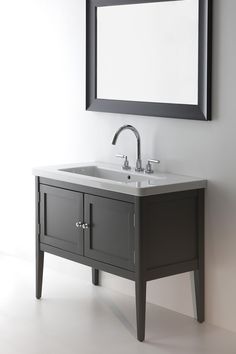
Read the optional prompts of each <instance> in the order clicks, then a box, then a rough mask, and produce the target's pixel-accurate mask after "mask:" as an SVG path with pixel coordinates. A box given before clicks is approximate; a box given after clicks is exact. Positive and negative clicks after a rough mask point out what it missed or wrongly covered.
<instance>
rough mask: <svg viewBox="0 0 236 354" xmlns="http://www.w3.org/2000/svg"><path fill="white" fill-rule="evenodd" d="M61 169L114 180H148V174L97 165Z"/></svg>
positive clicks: (126, 181)
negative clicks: (108, 168)
mask: <svg viewBox="0 0 236 354" xmlns="http://www.w3.org/2000/svg"><path fill="white" fill-rule="evenodd" d="M60 171H64V172H69V173H75V174H79V175H85V176H90V177H96V178H103V179H109V180H112V181H117V182H123V183H131V182H142V181H147V180H148V179H149V178H148V176H137V175H136V174H132V173H129V172H119V171H112V170H106V169H104V168H99V167H97V166H85V167H74V168H65V169H61V170H60Z"/></svg>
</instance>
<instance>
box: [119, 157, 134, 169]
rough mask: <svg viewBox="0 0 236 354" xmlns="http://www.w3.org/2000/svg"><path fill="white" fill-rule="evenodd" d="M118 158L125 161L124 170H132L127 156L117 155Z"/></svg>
mask: <svg viewBox="0 0 236 354" xmlns="http://www.w3.org/2000/svg"><path fill="white" fill-rule="evenodd" d="M116 157H119V158H120V159H125V160H124V164H123V166H122V169H123V170H131V167H130V165H129V161H128V157H127V156H126V155H121V154H118V155H116Z"/></svg>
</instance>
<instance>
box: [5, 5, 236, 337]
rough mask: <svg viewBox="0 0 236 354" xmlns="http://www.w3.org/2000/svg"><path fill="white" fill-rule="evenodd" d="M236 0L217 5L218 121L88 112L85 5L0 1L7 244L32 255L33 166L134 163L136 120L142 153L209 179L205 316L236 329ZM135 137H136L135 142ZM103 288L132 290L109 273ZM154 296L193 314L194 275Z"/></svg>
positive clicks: (156, 287)
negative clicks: (130, 128) (125, 159)
mask: <svg viewBox="0 0 236 354" xmlns="http://www.w3.org/2000/svg"><path fill="white" fill-rule="evenodd" d="M235 12H236V2H235V1H234V0H227V1H223V0H215V1H214V65H213V121H212V122H197V121H184V120H174V119H161V118H160V119H159V118H147V117H138V116H137V117H136V116H126V115H113V114H102V113H91V112H85V110H84V102H85V90H84V88H85V1H84V0H83V1H82V0H22V1H18V0H5V1H4V0H1V2H0V119H1V121H0V122H1V125H0V151H1V164H0V166H1V174H0V176H1V216H2V217H1V233H0V250H1V251H2V252H5V253H9V254H13V255H17V256H19V257H25V258H28V259H33V257H34V181H33V177H32V176H31V167H32V166H34V165H44V164H56V163H61V162H62V163H64V162H65V163H66V162H73V161H74V162H77V161H86V160H95V159H99V160H104V161H111V160H113V161H114V160H115V159H114V155H115V153H117V152H125V153H127V154H128V155H129V157H130V160H131V161H132V162H134V160H135V140H134V138H133V137H132V136H130V135H129V134H131V133H130V132H126V133H124V134H123V136H121V137H120V139H119V142H118V145H117V146H116V147H112V146H111V138H112V136H113V133H114V132H115V130H116V129H117V128H118V127H120V126H121V125H122V124H124V123H129V124H133V125H135V127H136V128H137V129H138V130H139V131H140V133H141V136H142V148H143V159H144V160H145V159H146V158H147V157H154V158H159V159H160V160H161V161H162V165H161V168H162V169H163V170H166V171H172V172H176V173H183V174H187V175H196V176H200V177H206V178H208V179H209V187H208V190H207V195H206V319H207V321H208V322H209V323H213V324H216V325H218V326H221V327H224V328H227V329H231V330H233V331H236V306H235V298H236V283H235V274H236V257H235V254H236V237H235V230H236V217H235V216H236V166H235V156H234V154H235V150H236V139H235V134H236V133H235V132H236V117H235V112H236V99H235V82H236V67H235V56H236V43H235V36H234V33H235V31H236V22H235ZM129 137H130V139H128V138H129ZM46 263H47V264H48V265H50V266H52V267H55V268H58V269H60V270H62V269H63V268H64V267H65V268H66V270H65V271H67V272H73V273H74V274H75V275H78V276H80V277H83V278H84V279H87V280H89V281H90V272H89V270H88V269H87V268H85V267H82V266H79V265H76V264H72V263H69V262H66V261H64V260H59V259H57V258H54V257H52V256H48V257H47V258H46ZM103 284H104V285H105V286H109V287H113V288H115V289H117V290H119V291H122V292H127V293H129V294H131V293H132V294H133V285H132V283H130V282H128V281H125V280H122V279H120V278H117V277H112V276H110V275H108V274H106V275H103ZM148 299H149V300H150V301H152V302H154V303H157V304H160V305H162V306H166V307H169V308H171V309H174V310H176V311H179V312H182V313H186V314H189V315H192V314H193V308H192V299H191V282H190V277H189V274H185V275H181V276H176V277H171V278H166V279H162V280H159V281H154V282H151V283H150V284H149V287H148Z"/></svg>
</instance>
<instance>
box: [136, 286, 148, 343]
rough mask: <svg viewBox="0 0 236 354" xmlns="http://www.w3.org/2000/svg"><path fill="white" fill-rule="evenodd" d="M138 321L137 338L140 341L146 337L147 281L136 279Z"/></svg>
mask: <svg viewBox="0 0 236 354" xmlns="http://www.w3.org/2000/svg"><path fill="white" fill-rule="evenodd" d="M135 296H136V321H137V339H138V340H139V341H140V342H143V341H144V338H145V315H146V281H139V280H136V282H135Z"/></svg>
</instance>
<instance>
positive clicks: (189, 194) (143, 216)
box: [36, 177, 204, 341]
mask: <svg viewBox="0 0 236 354" xmlns="http://www.w3.org/2000/svg"><path fill="white" fill-rule="evenodd" d="M45 252H48V253H51V254H54V255H57V256H60V257H63V258H67V259H70V260H72V261H75V262H78V263H82V264H85V265H87V266H89V267H91V268H92V280H93V284H95V285H98V283H99V270H102V271H105V272H109V273H112V274H115V275H118V276H121V277H124V278H127V279H130V280H133V281H135V295H136V317H137V337H138V339H139V340H140V341H143V340H144V336H145V304H146V283H147V281H151V280H154V279H158V278H161V277H165V276H170V275H174V274H179V273H184V272H189V271H194V278H195V291H196V304H197V318H198V321H199V322H203V320H204V189H193V190H185V191H181V192H172V193H164V194H156V195H150V196H142V197H139V196H134V195H128V194H122V193H117V192H113V191H107V190H102V189H97V188H93V187H87V186H82V185H78V184H73V183H69V182H62V181H56V180H52V179H48V178H44V177H36V297H37V298H38V299H39V298H40V297H41V293H42V279H43V263H44V253H45Z"/></svg>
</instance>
